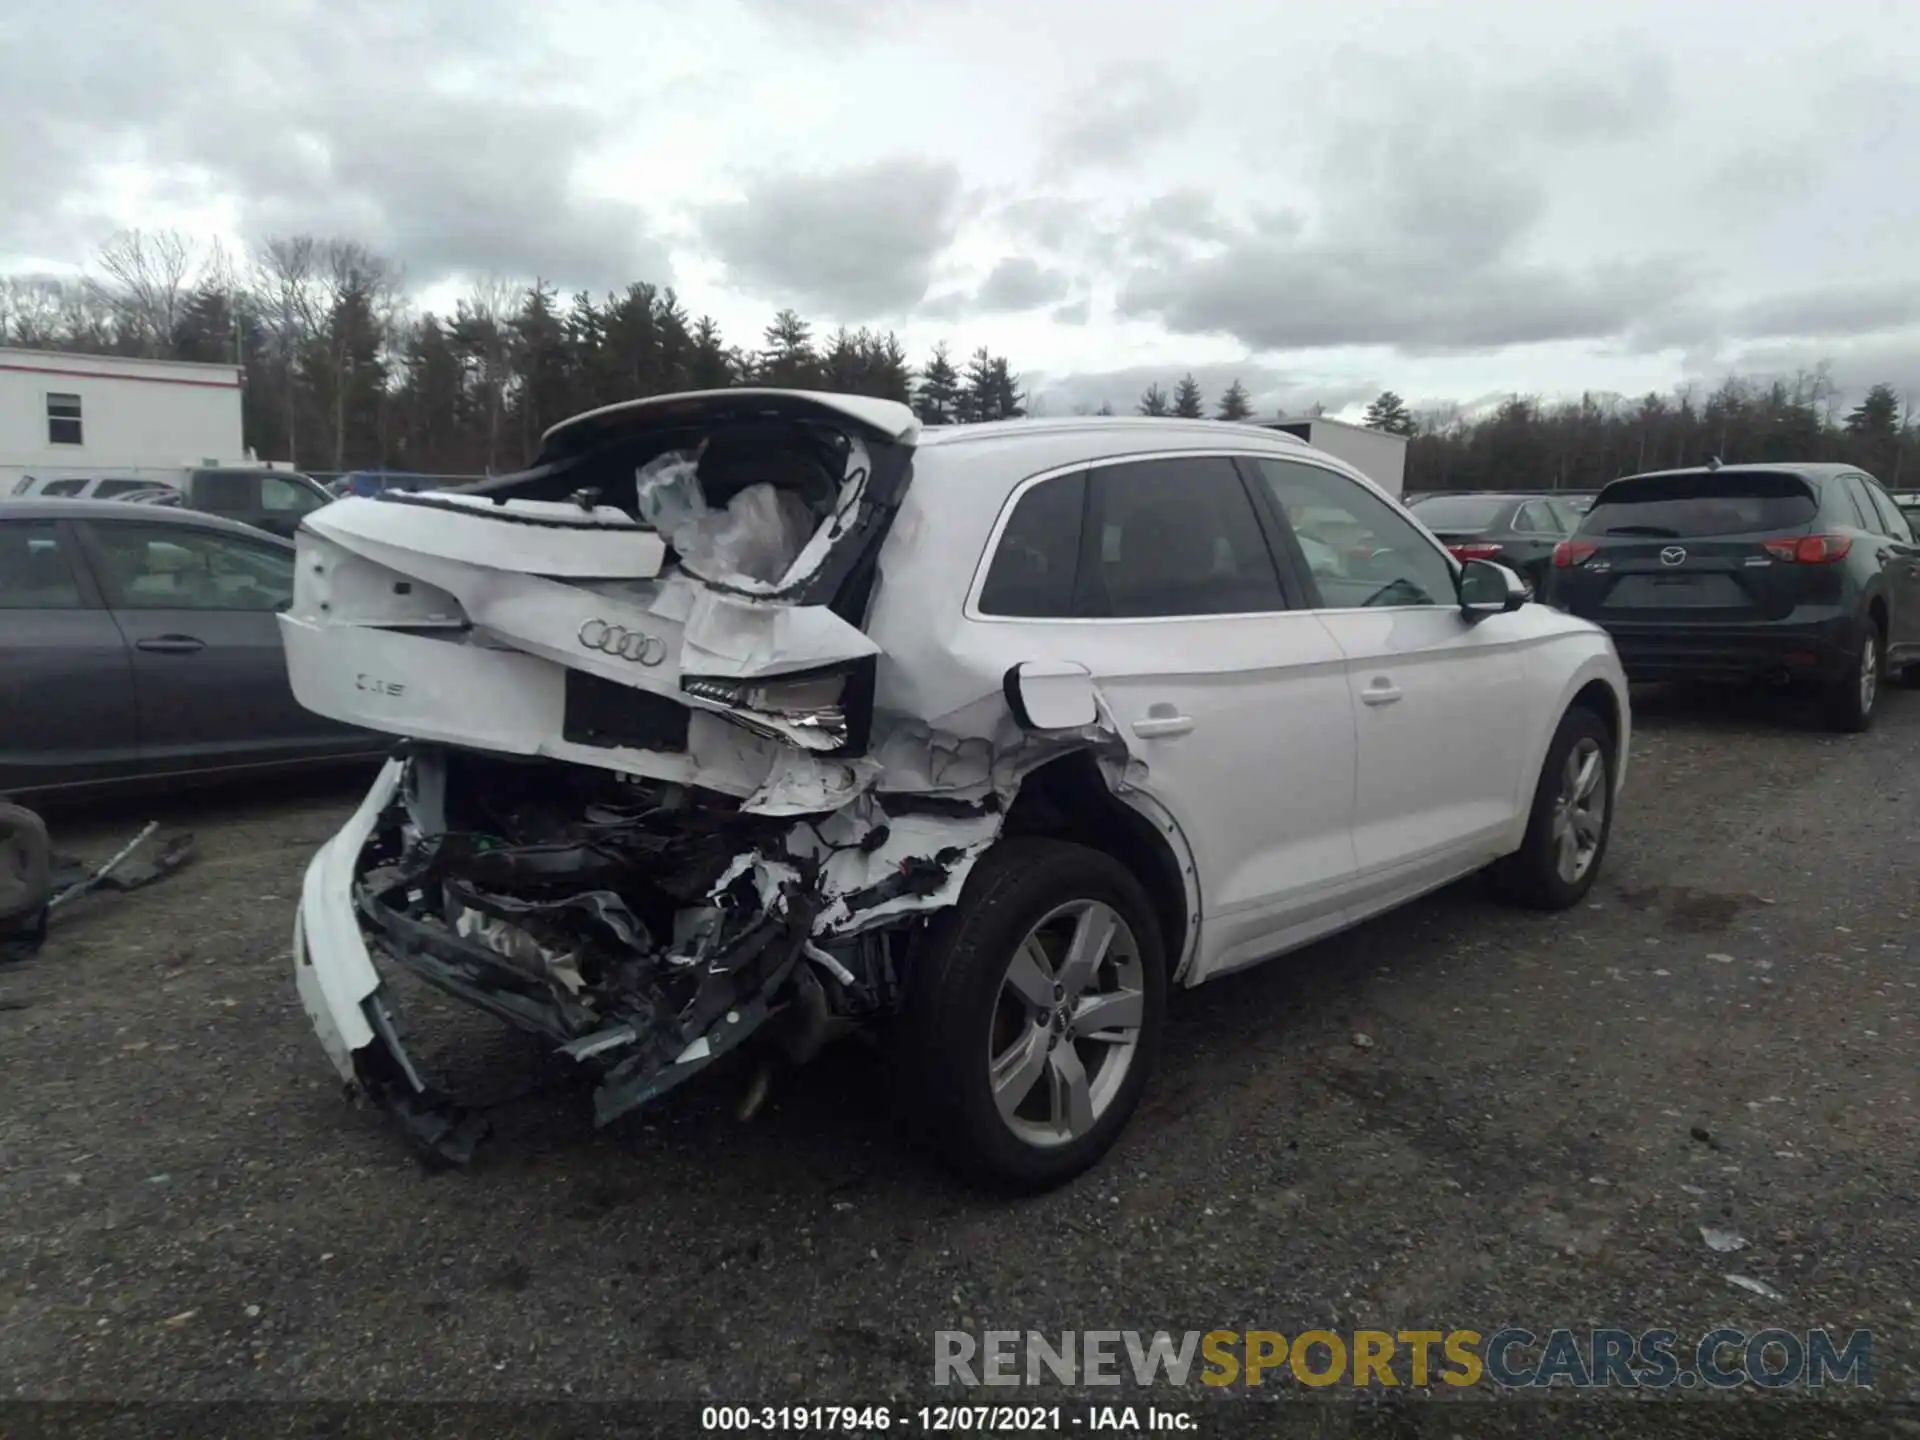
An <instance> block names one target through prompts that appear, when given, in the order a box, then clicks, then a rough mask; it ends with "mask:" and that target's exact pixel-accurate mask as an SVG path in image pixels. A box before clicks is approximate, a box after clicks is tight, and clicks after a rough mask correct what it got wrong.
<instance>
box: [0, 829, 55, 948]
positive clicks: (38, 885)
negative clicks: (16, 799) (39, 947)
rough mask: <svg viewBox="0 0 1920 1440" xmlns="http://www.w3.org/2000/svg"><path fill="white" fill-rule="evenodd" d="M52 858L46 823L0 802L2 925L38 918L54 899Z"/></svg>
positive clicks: (0, 906)
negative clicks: (12, 921)
mask: <svg viewBox="0 0 1920 1440" xmlns="http://www.w3.org/2000/svg"><path fill="white" fill-rule="evenodd" d="M52 855H53V850H52V847H51V846H50V845H49V844H48V841H47V824H46V821H44V820H42V819H41V818H40V817H39V816H38V815H36V814H35V813H34V812H33V811H31V810H29V809H27V807H26V806H24V805H15V804H13V803H12V802H11V801H6V800H0V921H6V920H15V919H20V918H23V917H26V916H31V915H36V914H38V913H39V911H40V909H41V907H43V906H44V905H45V904H46V903H47V901H48V900H49V899H50V898H51V897H52V895H53V870H52Z"/></svg>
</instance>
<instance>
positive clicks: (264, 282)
mask: <svg viewBox="0 0 1920 1440" xmlns="http://www.w3.org/2000/svg"><path fill="white" fill-rule="evenodd" d="M319 249H320V244H319V242H318V241H317V240H315V239H314V238H313V237H312V236H311V235H293V236H283V237H275V238H273V239H270V240H268V241H267V242H266V243H265V244H264V245H262V246H260V247H259V249H257V250H256V251H254V253H253V255H252V263H251V269H252V272H253V283H252V285H251V286H250V287H249V288H250V289H251V291H252V293H253V295H254V297H255V301H256V303H257V304H258V306H259V319H260V328H261V330H262V331H263V332H264V333H265V335H266V342H267V350H268V353H269V357H270V358H271V359H272V361H273V368H274V369H275V370H276V371H277V375H276V377H275V378H276V379H277V380H278V381H279V385H280V400H281V404H282V405H283V406H284V410H285V414H284V418H285V420H286V426H287V458H288V459H290V460H293V461H295V462H298V460H299V458H300V362H301V359H302V357H303V356H304V355H305V354H306V351H307V347H308V346H309V345H310V344H311V343H312V340H313V337H314V335H315V334H316V333H317V329H318V327H317V315H316V311H317V306H316V304H315V296H314V287H315V284H316V271H317V268H318V254H319Z"/></svg>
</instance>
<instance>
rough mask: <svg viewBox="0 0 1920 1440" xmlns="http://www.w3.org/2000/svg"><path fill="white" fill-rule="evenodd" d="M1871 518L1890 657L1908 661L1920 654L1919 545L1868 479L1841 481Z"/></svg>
mask: <svg viewBox="0 0 1920 1440" xmlns="http://www.w3.org/2000/svg"><path fill="white" fill-rule="evenodd" d="M1844 478H1845V480H1846V481H1847V484H1848V486H1849V487H1850V488H1852V489H1855V490H1856V491H1857V492H1858V494H1859V497H1860V500H1861V502H1862V503H1863V504H1864V505H1865V506H1866V507H1867V510H1868V512H1869V514H1870V515H1871V516H1872V520H1873V524H1872V529H1873V530H1874V532H1875V540H1876V547H1877V549H1878V550H1879V552H1880V556H1881V573H1882V574H1883V575H1884V576H1885V577H1886V596H1887V645H1888V648H1889V650H1890V651H1891V652H1892V653H1891V657H1890V658H1893V659H1896V660H1898V661H1901V662H1903V663H1904V662H1905V661H1907V660H1910V659H1911V658H1912V657H1913V654H1914V652H1915V651H1916V650H1920V545H1916V544H1915V543H1914V537H1913V530H1912V528H1911V527H1910V526H1909V525H1908V524H1907V517H1906V516H1904V515H1902V514H1901V513H1900V507H1899V506H1898V505H1895V504H1894V503H1893V497H1892V496H1890V495H1888V494H1887V493H1886V492H1885V491H1884V490H1882V489H1881V488H1880V487H1879V485H1878V484H1876V483H1875V482H1874V480H1873V478H1872V477H1871V476H1869V475H1863V474H1854V475H1848V476H1845V477H1844Z"/></svg>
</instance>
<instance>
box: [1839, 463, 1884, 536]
mask: <svg viewBox="0 0 1920 1440" xmlns="http://www.w3.org/2000/svg"><path fill="white" fill-rule="evenodd" d="M1840 491H1841V493H1842V494H1843V495H1845V496H1846V499H1847V503H1846V505H1845V506H1844V507H1843V513H1845V514H1846V515H1848V516H1850V517H1852V519H1853V523H1854V524H1856V525H1858V526H1859V527H1860V528H1861V529H1862V530H1865V531H1868V532H1869V533H1872V534H1876V535H1877V534H1879V533H1880V516H1879V514H1878V513H1877V512H1876V511H1875V510H1874V508H1873V497H1872V496H1871V495H1869V494H1867V486H1866V482H1865V481H1863V480H1862V479H1861V478H1860V477H1859V476H1858V475H1842V476H1841V477H1840Z"/></svg>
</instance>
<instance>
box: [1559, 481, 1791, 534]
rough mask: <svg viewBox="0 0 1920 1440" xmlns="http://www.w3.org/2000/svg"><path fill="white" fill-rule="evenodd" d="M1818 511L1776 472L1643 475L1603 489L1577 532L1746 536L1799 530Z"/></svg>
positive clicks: (1614, 483)
mask: <svg viewBox="0 0 1920 1440" xmlns="http://www.w3.org/2000/svg"><path fill="white" fill-rule="evenodd" d="M1818 509H1819V507H1818V505H1816V504H1815V502H1814V498H1813V492H1812V491H1811V490H1809V489H1808V488H1807V482H1806V481H1804V480H1802V479H1801V478H1800V477H1799V476H1797V475H1788V474H1785V473H1781V472H1777V471H1770V470H1742V471H1734V472H1726V471H1721V472H1719V473H1712V472H1708V473H1702V474H1687V475H1641V476H1634V477H1632V478H1630V479H1626V480H1616V481H1614V482H1613V484H1611V485H1609V486H1607V488H1606V489H1605V490H1603V491H1601V492H1600V498H1599V499H1597V500H1595V501H1594V503H1593V508H1592V509H1591V510H1589V511H1587V517H1586V519H1585V520H1584V521H1582V522H1581V525H1580V533H1581V534H1582V535H1619V536H1632V535H1639V536H1643V537H1645V538H1647V539H1650V540H1678V539H1684V538H1686V537H1689V536H1706V535H1748V534H1753V533H1756V532H1759V531H1762V530H1794V529H1798V528H1799V527H1801V526H1803V525H1806V524H1809V523H1810V522H1811V521H1812V520H1813V517H1814V515H1815V513H1816V512H1817V511H1818Z"/></svg>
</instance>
